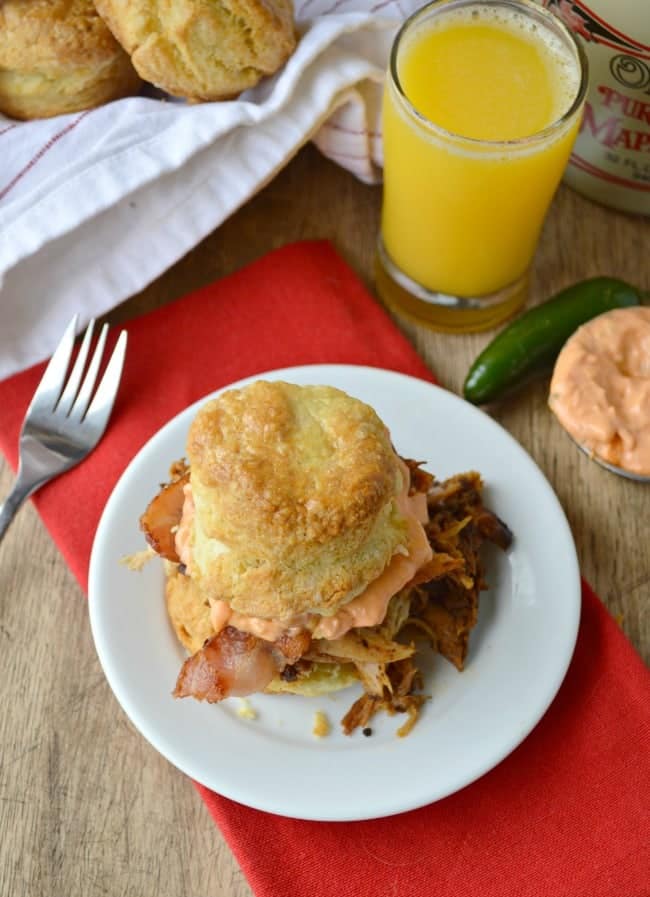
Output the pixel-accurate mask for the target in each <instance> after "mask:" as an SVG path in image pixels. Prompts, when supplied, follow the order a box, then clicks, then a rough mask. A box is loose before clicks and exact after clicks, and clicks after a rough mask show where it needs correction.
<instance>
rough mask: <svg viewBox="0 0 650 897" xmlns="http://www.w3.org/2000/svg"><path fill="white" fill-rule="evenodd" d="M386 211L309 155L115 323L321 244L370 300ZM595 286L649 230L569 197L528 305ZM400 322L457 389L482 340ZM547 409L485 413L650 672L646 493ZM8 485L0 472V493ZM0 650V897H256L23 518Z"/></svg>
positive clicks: (65, 574) (647, 261)
mask: <svg viewBox="0 0 650 897" xmlns="http://www.w3.org/2000/svg"><path fill="white" fill-rule="evenodd" d="M380 201H381V191H380V188H378V187H369V186H366V185H363V184H361V183H358V182H357V181H355V180H354V179H353V178H352V176H350V175H349V174H347V173H346V172H344V171H342V170H341V169H338V168H337V167H336V166H334V165H333V164H331V163H330V162H328V161H326V160H325V159H323V158H322V157H321V156H320V155H319V154H318V152H317V151H316V150H315V149H313V148H312V147H308V148H306V149H304V150H303V151H302V152H301V153H300V154H299V156H298V157H297V158H296V159H295V160H294V161H293V162H292V163H291V164H290V165H289V166H288V167H287V168H286V169H285V170H284V171H283V172H281V174H280V175H279V176H278V177H277V178H276V179H275V180H274V181H273V182H272V183H271V184H270V185H269V186H267V187H266V189H265V190H264V191H263V192H262V193H260V194H259V195H258V196H257V197H256V198H255V199H253V200H252V201H251V202H250V203H249V204H248V205H247V206H245V207H244V208H243V209H241V210H240V211H239V212H238V213H237V214H236V215H234V216H233V217H232V218H231V219H230V220H229V221H227V222H226V223H225V224H224V225H223V226H222V227H221V228H219V229H218V230H217V231H215V232H214V233H213V234H211V235H210V236H209V237H208V238H207V239H205V240H204V241H203V243H201V245H199V246H198V247H197V248H196V249H195V250H193V251H192V252H191V253H190V254H189V255H188V256H186V257H185V258H184V259H182V260H181V261H180V262H179V263H178V264H177V265H175V266H174V268H172V269H171V270H170V271H168V272H167V273H166V274H165V275H163V276H162V277H161V278H160V279H159V280H158V281H156V282H155V283H154V284H152V285H151V286H150V287H148V288H147V289H146V290H145V291H144V292H143V293H141V294H140V295H138V296H136V297H134V298H132V299H131V300H129V301H128V302H125V303H124V304H123V305H121V306H120V307H119V308H117V309H115V310H114V311H113V312H112V313H111V314H110V315H109V316H108V319H109V320H111V321H113V322H118V321H124V320H127V319H128V318H130V317H133V316H134V315H136V314H139V313H141V312H144V311H148V310H149V309H152V308H154V307H156V306H159V305H162V304H164V303H167V302H170V301H173V300H174V299H175V298H177V297H178V296H181V295H182V294H183V293H185V292H187V291H189V290H191V289H192V288H194V287H198V286H200V285H202V284H205V283H207V282H209V281H211V280H214V279H216V278H218V277H221V276H222V275H224V274H227V273H229V272H230V271H233V270H235V269H237V268H239V267H241V266H242V265H244V264H246V263H247V262H249V261H251V260H253V259H255V258H257V257H259V256H260V255H262V254H263V253H265V252H267V251H268V250H270V249H273V248H275V247H278V246H281V245H283V244H284V243H286V242H289V241H292V240H297V239H303V238H309V239H312V238H327V239H329V240H331V241H332V242H333V243H334V245H335V246H336V248H337V249H338V250H339V252H340V253H341V254H342V255H343V256H344V257H345V258H346V259H347V261H348V262H349V263H350V265H351V266H352V267H353V268H354V269H355V270H356V271H357V272H358V273H359V274H360V275H361V276H362V277H363V278H364V280H365V281H366V282H367V283H368V285H369V286H370V287H371V286H372V261H373V247H374V242H375V235H376V232H377V227H378V216H379V208H380ZM597 274H611V275H617V276H620V277H622V278H625V279H627V280H629V281H630V282H633V283H636V284H638V285H640V286H644V287H645V288H646V289H647V288H650V220H648V219H641V218H638V217H633V216H627V215H623V214H619V213H616V212H614V211H611V210H609V209H605V208H602V207H600V206H597V205H595V204H594V203H591V202H589V201H588V200H585V199H583V198H581V197H580V196H578V195H577V194H575V193H573V192H571V191H570V190H568V189H567V188H564V187H563V188H561V190H560V192H559V194H558V196H557V198H556V200H555V203H554V206H553V208H552V210H551V213H550V215H549V218H548V221H547V224H546V227H545V230H544V233H543V237H542V241H541V244H540V247H539V252H538V256H537V260H536V265H535V275H534V280H533V288H532V301H534V302H535V301H540V300H541V299H542V298H544V297H547V296H549V295H550V294H552V293H553V292H555V291H556V290H558V289H559V288H561V287H563V286H565V285H566V284H569V283H572V282H574V281H577V280H581V279H583V278H585V277H590V276H593V275H597ZM398 323H399V324H400V326H402V327H403V329H404V331H405V332H406V333H407V335H408V336H409V337H410V338H411V339H412V340H413V342H414V343H415V345H416V347H417V348H418V350H419V351H420V352H421V354H422V355H423V357H424V358H425V359H426V361H427V362H428V363H429V364H430V365H431V367H432V368H433V370H434V371H435V372H436V373H437V375H438V377H439V379H440V380H441V382H442V383H443V384H445V385H447V386H448V387H449V388H451V389H452V390H456V391H458V389H459V388H460V385H461V383H462V379H463V376H464V373H465V372H466V370H467V367H468V364H469V362H470V361H471V359H472V358H473V357H474V356H475V354H476V353H477V351H478V350H479V349H480V348H481V347H482V346H483V345H484V343H485V342H486V340H487V339H488V335H487V334H481V335H471V336H462V337H459V336H445V335H442V334H435V333H430V332H427V331H426V330H424V329H423V328H421V327H419V326H413V325H409V324H407V323H405V322H403V321H399V322H398ZM379 361H380V359H379ZM545 400H546V387H545V385H544V384H537V385H535V386H532V387H530V388H528V389H526V390H525V391H524V392H522V393H520V394H519V395H518V396H517V397H516V398H512V399H511V400H509V401H508V402H507V403H505V404H503V406H502V407H499V408H498V409H495V410H494V411H493V413H494V415H495V417H496V418H497V419H498V420H499V421H500V422H501V424H503V426H504V427H506V428H507V429H508V430H509V431H510V432H511V433H512V434H513V435H514V436H515V437H516V438H517V439H518V440H519V441H520V442H521V443H522V445H523V446H524V447H525V448H526V449H527V450H528V451H529V452H530V454H531V455H532V456H533V458H535V460H536V461H537V463H538V464H539V466H540V467H541V468H542V470H543V471H544V473H545V474H546V476H547V477H548V479H549V480H550V482H551V483H552V485H553V486H554V488H555V490H556V492H557V494H558V496H559V498H560V501H561V502H562V504H563V506H564V509H565V511H566V513H567V515H568V518H569V521H570V523H571V526H572V528H573V533H574V536H575V540H576V544H577V548H578V553H579V557H580V563H581V565H582V570H583V572H584V574H585V575H586V577H587V578H588V579H589V580H590V581H591V583H592V584H593V586H594V587H595V588H596V590H597V591H598V593H599V594H600V596H601V598H602V599H603V601H604V602H605V604H606V605H607V607H608V608H609V609H610V611H611V612H612V614H614V616H615V617H616V618H617V619H618V620H619V621H620V625H621V626H622V628H623V630H624V631H625V633H626V634H627V636H628V637H629V638H630V639H631V641H632V643H633V644H634V645H635V646H636V648H637V649H638V651H639V652H641V654H642V655H643V656H644V658H645V660H646V662H647V661H648V660H649V659H650V626H649V617H648V605H649V604H650V601H649V599H650V538H649V534H650V487H649V486H643V485H639V484H636V483H632V482H629V481H625V480H623V479H620V478H618V477H615V476H612V475H611V474H609V473H607V472H605V471H603V470H602V469H600V468H599V467H597V466H596V465H595V464H594V463H593V462H591V461H589V460H588V459H587V458H586V457H584V456H583V455H582V454H580V452H578V450H577V449H575V448H574V447H573V445H572V444H571V443H570V441H569V440H568V438H566V437H565V435H564V434H563V433H562V432H561V431H560V429H559V427H558V425H557V424H556V423H555V421H554V419H553V418H552V416H551V415H550V413H549V412H548V411H547V409H546V404H545ZM11 481H12V474H11V473H10V471H9V470H8V469H7V467H6V465H4V466H3V467H2V469H1V470H0V495H2V496H4V495H5V494H6V493H7V491H8V490H9V487H10V484H11ZM543 537H544V534H543V532H540V538H543ZM0 648H1V651H0V688H1V690H2V699H1V700H2V703H1V707H2V712H1V714H0V733H1V734H0V745H1V755H0V895H3V897H4V895H7V897H8V895H12V897H17V895H23V894H24V895H30V897H32V895H49V897H52V895H56V897H58V895H61V897H64V895H65V897H69V895H83V897H100V895H111V897H113V895H116V897H117V895H124V897H126V895H129V897H143V895H153V894H155V895H156V897H208V895H210V897H221V895H224V897H225V895H228V897H244V895H250V893H251V892H250V889H249V887H248V885H247V883H246V881H245V879H244V877H243V875H242V873H241V872H240V871H239V869H238V867H237V865H236V863H235V861H234V860H233V858H232V856H231V854H230V852H229V850H228V848H227V847H226V846H225V844H224V843H223V841H222V839H221V836H220V834H219V832H218V830H217V829H216V827H215V826H214V824H213V822H212V820H211V819H210V817H209V816H208V813H207V810H206V809H205V807H204V806H203V803H202V802H201V800H200V799H199V797H198V795H197V793H196V791H195V790H194V787H193V786H192V784H191V783H190V781H189V780H188V779H187V778H186V777H185V776H184V775H182V774H181V773H180V772H178V771H177V770H176V769H174V768H173V767H172V766H171V765H170V764H169V763H168V762H167V761H166V760H164V759H163V758H162V757H160V756H159V755H158V754H157V753H156V752H155V751H154V750H153V748H151V747H150V746H149V745H148V744H147V743H146V742H145V741H144V739H143V738H142V737H141V736H140V735H139V734H138V733H137V731H136V730H135V729H134V727H133V726H132V725H131V724H130V722H129V721H128V720H127V719H126V717H125V715H124V713H123V712H122V710H121V709H120V707H119V706H118V704H117V702H116V700H115V698H114V697H113V695H112V693H111V691H110V690H109V687H108V685H107V683H106V681H105V679H104V676H103V673H102V671H101V669H100V666H99V662H98V660H97V657H96V655H95V650H94V647H93V644H92V639H91V635H90V628H89V624H88V614H87V608H86V601H85V598H84V596H83V595H82V593H81V591H80V589H79V587H78V585H77V583H76V581H75V580H74V579H73V577H72V575H71V573H70V572H69V571H68V570H67V568H66V566H65V564H64V562H63V560H62V559H61V557H60V555H59V553H58V551H57V549H56V547H55V546H54V545H53V543H52V542H51V540H50V538H49V536H48V534H47V532H46V531H45V529H44V527H43V525H42V524H41V522H40V520H39V518H38V516H37V514H36V513H35V511H34V508H33V507H32V506H31V504H30V505H28V506H26V507H25V508H23V509H22V511H21V513H20V515H19V517H18V519H17V520H16V521H15V523H14V525H13V527H12V528H11V529H10V531H9V533H8V535H7V537H6V538H5V540H4V543H3V544H2V546H1V547H0Z"/></svg>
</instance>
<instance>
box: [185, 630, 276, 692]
mask: <svg viewBox="0 0 650 897" xmlns="http://www.w3.org/2000/svg"><path fill="white" fill-rule="evenodd" d="M277 672H278V665H277V661H276V659H275V657H274V655H273V652H272V643H271V642H265V641H264V640H263V639H259V638H257V636H255V635H251V634H250V633H248V632H242V631H241V630H239V629H235V627H234V626H226V628H225V629H222V630H221V632H219V633H217V635H213V636H212V638H210V639H208V640H207V641H206V643H205V645H204V646H203V647H202V648H201V649H200V650H199V651H197V652H196V654H193V655H192V656H191V657H188V658H187V660H186V661H185V663H184V664H183V666H182V667H181V671H180V673H179V674H178V679H177V681H176V688H175V689H174V692H173V694H174V697H175V698H188V697H192V698H196V699H197V700H198V701H207V702H208V703H209V704H215V703H216V702H217V701H223V699H224V698H229V697H231V696H239V697H241V696H243V695H250V694H253V693H254V692H258V691H264V689H265V688H266V686H267V685H268V684H269V682H270V681H271V679H273V677H274V676H275V675H276V673H277Z"/></svg>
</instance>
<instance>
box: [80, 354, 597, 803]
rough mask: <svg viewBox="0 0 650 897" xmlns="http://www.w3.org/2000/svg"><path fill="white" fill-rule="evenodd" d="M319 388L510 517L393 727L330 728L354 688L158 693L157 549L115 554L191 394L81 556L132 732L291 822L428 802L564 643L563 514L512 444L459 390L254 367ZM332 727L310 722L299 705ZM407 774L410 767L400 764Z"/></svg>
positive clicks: (477, 753)
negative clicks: (475, 615) (137, 557)
mask: <svg viewBox="0 0 650 897" xmlns="http://www.w3.org/2000/svg"><path fill="white" fill-rule="evenodd" d="M262 378H264V379H267V380H277V379H282V380H287V381H289V382H292V383H298V384H329V385H331V386H337V387H339V388H341V389H344V390H345V391H346V392H348V393H350V394H351V395H353V396H356V397H358V398H360V399H362V400H364V401H365V402H367V403H368V404H370V405H372V406H373V407H374V408H375V409H376V410H377V412H378V414H379V415H380V417H382V419H383V420H384V421H385V423H386V424H387V425H388V427H389V428H390V431H391V435H392V439H393V442H394V444H395V447H396V449H397V451H398V452H399V453H401V454H402V455H404V456H406V457H410V458H415V459H417V460H419V461H426V462H427V463H426V466H427V468H428V469H429V470H430V471H431V472H432V473H435V475H436V476H437V477H438V478H444V477H447V476H449V475H451V474H453V473H459V472H462V471H466V470H478V471H479V472H480V473H481V474H482V476H483V478H484V481H485V483H486V489H485V501H486V504H487V506H488V507H490V508H491V509H493V510H494V511H495V512H496V513H497V514H498V515H499V516H500V517H501V518H502V519H503V520H505V521H506V523H507V524H508V525H509V526H510V528H511V529H512V531H513V533H514V536H515V539H514V543H513V546H512V548H511V549H510V550H509V551H508V552H506V553H504V552H501V551H499V550H498V549H496V548H493V547H492V546H486V548H485V551H486V561H487V579H488V582H489V585H490V588H489V590H488V591H486V592H483V593H482V597H481V607H480V612H479V622H478V625H477V626H476V628H475V630H474V632H473V633H472V638H471V647H470V652H469V657H468V661H467V666H466V669H465V671H464V672H462V673H458V672H457V671H456V670H455V669H454V668H453V667H452V666H451V664H449V663H448V662H447V661H445V660H444V659H443V658H441V657H430V658H429V661H428V662H426V663H422V664H421V666H422V668H423V669H424V672H425V686H426V688H425V690H426V691H427V693H429V694H430V695H431V700H430V701H427V702H426V703H425V705H424V708H423V710H422V714H421V717H420V719H419V721H418V723H417V725H416V726H415V728H414V729H413V730H412V732H411V733H410V735H408V736H407V737H406V738H399V737H397V735H396V730H397V729H398V728H399V726H400V725H401V724H402V722H403V721H404V718H403V717H401V715H400V716H396V717H389V716H386V715H381V716H379V717H375V718H374V719H373V720H372V723H371V726H372V735H371V736H370V737H366V736H364V735H363V734H362V733H361V732H360V731H357V732H355V733H354V734H353V735H351V736H345V735H343V734H342V733H341V731H340V727H339V720H340V719H341V717H343V715H344V714H345V712H346V711H347V710H348V708H349V707H350V705H351V704H352V702H353V701H354V700H355V699H356V697H357V696H358V695H359V694H360V690H357V688H356V687H352V688H349V689H346V690H345V691H343V692H340V693H338V694H337V695H335V696H327V697H321V698H302V697H294V696H291V695H255V696H253V697H251V698H250V699H249V700H250V704H251V705H252V707H253V708H254V710H255V711H256V713H257V718H256V719H244V718H243V717H242V716H240V715H238V712H237V711H238V709H239V708H240V707H241V701H240V699H237V698H231V699H229V700H227V701H224V702H223V703H221V704H213V705H208V704H205V703H200V702H198V701H194V700H191V699H185V700H175V699H174V698H173V697H172V696H171V692H172V689H173V687H174V684H175V681H176V676H177V673H178V671H179V669H180V666H181V664H182V662H183V660H184V657H185V653H184V651H183V649H182V648H181V646H180V645H179V644H178V642H177V640H176V637H175V635H174V633H173V631H172V629H171V626H170V624H169V623H168V620H167V617H166V613H165V608H164V600H163V574H162V567H161V564H160V562H159V561H158V560H154V561H152V562H151V563H149V564H148V565H147V566H146V567H145V569H144V570H142V571H141V572H138V573H135V572H132V571H130V570H129V569H127V567H125V566H124V565H122V564H120V558H122V557H123V556H124V555H128V554H132V553H134V552H136V551H138V550H140V549H142V548H143V547H144V539H143V537H142V534H141V533H140V531H139V529H138V518H139V516H140V514H141V513H142V511H143V510H144V508H145V507H146V505H147V503H148V502H149V500H150V499H151V498H152V497H153V495H155V494H156V492H157V491H158V488H159V484H160V483H161V482H164V481H165V480H166V479H167V476H168V469H169V465H170V463H171V462H172V461H174V460H176V459H177V458H180V457H182V456H183V455H184V454H185V438H186V434H187V430H188V428H189V425H190V422H191V420H192V418H193V416H194V414H195V413H196V410H197V408H198V407H199V406H200V405H201V404H202V402H199V403H197V404H196V405H194V406H192V407H190V408H188V409H187V410H186V411H183V412H182V413H181V414H179V415H178V416H177V417H175V418H174V419H173V420H171V421H170V422H169V423H168V424H166V426H164V427H163V428H162V429H161V430H160V431H159V432H158V433H157V434H156V435H155V436H154V437H153V438H152V439H151V440H150V441H149V442H148V443H147V444H146V445H145V446H144V448H143V449H142V450H141V451H140V452H139V453H138V454H137V455H136V457H135V458H134V459H133V461H132V462H131V464H130V465H129V467H128V468H127V469H126V471H125V472H124V474H123V476H122V478H121V479H120V481H119V482H118V484H117V486H116V487H115V489H114V491H113V494H112V495H111V498H110V500H109V501H108V504H107V505H106V508H105V510H104V514H103V516H102V519H101V522H100V525H99V528H98V530H97V535H96V538H95V543H94V546H93V551H92V557H91V562H90V584H89V601H90V621H91V626H92V631H93V636H94V639H95V644H96V647H97V653H98V655H99V659H100V661H101V664H102V666H103V668H104V672H105V673H106V677H107V679H108V681H109V683H110V686H111V688H112V689H113V692H114V693H115V696H116V697H117V700H118V701H119V702H120V704H121V705H122V707H123V709H124V711H125V712H126V714H127V715H128V716H129V718H130V719H131V721H132V722H133V724H134V725H135V726H136V727H137V728H138V729H139V730H140V732H141V733H142V734H143V735H144V737H145V738H146V739H147V740H148V741H149V742H150V743H151V744H152V745H153V746H154V747H155V748H156V750H158V751H159V752H160V753H161V754H162V755H163V756H165V757H166V758H167V759H168V760H169V761H171V763H173V764H175V766H177V767H178V768H179V769H181V770H183V772H185V773H187V774H188V775H189V776H191V777H192V778H193V779H195V780H197V781H198V782H201V783H202V784H203V785H206V786H207V787H209V788H211V789H213V790H214V791H216V792H218V793H219V794H222V795H225V796H226V797H229V798H232V799H233V800H236V801H239V802H240V803H242V804H246V805H247V806H250V807H256V808H258V809H261V810H267V811H269V812H272V813H279V814H282V815H285V816H291V817H296V818H301V819H315V820H352V819H370V818H376V817H380V816H388V815H391V814H393V813H399V812H401V811H404V810H410V809H413V808H415V807H419V806H422V805H424V804H427V803H430V802H431V801H435V800H438V799H440V798H442V797H445V796H446V795H448V794H451V793H452V792H454V791H456V790H458V789H459V788H462V787H464V786H465V785H468V784H469V783H470V782H473V781H474V780H475V779H477V778H478V777H479V776H481V775H483V773H485V772H487V771H488V770H489V769H492V767H494V766H496V764H497V763H499V762H500V761H501V760H502V759H503V758H504V757H506V756H507V755H508V754H509V753H510V752H511V751H512V750H513V749H514V748H515V747H516V746H517V745H518V744H519V743H520V742H521V741H522V740H523V739H524V738H525V737H526V735H528V733H529V732H530V731H531V729H532V728H533V727H534V726H535V724H536V723H537V722H538V720H539V719H540V718H541V717H542V715H543V714H544V712H545V710H546V708H547V707H548V705H549V704H550V702H551V701H552V700H553V697H554V696H555V694H556V692H557V690H558V688H559V686H560V683H561V682H562V679H563V678H564V674H565V672H566V669H567V666H568V664H569V661H570V659H571V655H572V653H573V648H574V644H575V639H576V635H577V629H578V622H579V614H580V580H579V573H578V564H577V559H576V552H575V547H574V544H573V539H572V536H571V532H570V530H569V526H568V524H567V521H566V518H565V516H564V513H563V511H562V508H561V507H560V504H559V502H558V500H557V498H556V496H555V494H554V492H553V490H552V489H551V487H550V485H549V484H548V482H547V481H546V479H545V478H544V476H543V475H542V473H541V472H540V470H539V468H538V467H537V466H536V465H535V463H534V462H533V461H532V460H531V458H530V457H529V456H528V455H527V454H526V452H525V451H524V450H523V449H522V448H521V446H520V445H519V444H518V443H517V442H516V441H515V440H514V439H513V438H512V437H511V436H510V435H509V434H508V433H507V432H506V431H505V430H503V429H502V428H501V427H500V426H499V425H498V424H497V423H495V421H493V420H492V419H491V418H490V417H488V416H487V415H485V414H484V413H483V412H481V411H479V410H478V409H476V408H474V407H473V406H472V405H469V404H468V403H467V402H464V401H463V400H462V399H460V398H458V397H457V396H455V395H453V394H452V393H450V392H447V391H446V390H444V389H440V388H438V387H436V386H432V385H431V384H429V383H426V382H424V381H422V380H417V379H414V378H412V377H407V376H404V375H403V374H397V373H394V372H391V371H385V370H380V369H376V368H367V367H355V366H352V365H314V366H308V367H296V368H288V369H285V370H280V371H272V372H269V373H266V374H261V375H258V376H256V377H252V378H249V379H248V380H244V381H241V382H240V383H237V384H233V385H235V386H240V385H242V384H244V383H248V382H251V381H252V380H258V379H262ZM317 710H321V711H323V712H324V713H325V714H326V716H327V717H328V719H329V720H330V722H331V724H332V731H331V734H330V735H329V736H327V737H326V738H322V739H317V738H315V737H314V735H313V734H312V729H313V721H314V713H315V712H316V711H317ZM406 770H411V774H404V772H405V771H406Z"/></svg>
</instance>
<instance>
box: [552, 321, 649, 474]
mask: <svg viewBox="0 0 650 897" xmlns="http://www.w3.org/2000/svg"><path fill="white" fill-rule="evenodd" d="M549 406H550V408H551V410H552V411H553V412H554V414H555V415H556V416H557V418H558V420H559V421H560V423H561V424H562V426H563V427H564V428H565V429H566V430H567V431H568V432H569V433H570V434H571V436H572V437H573V438H574V439H575V440H576V442H578V443H580V445H582V446H584V447H585V448H586V449H587V450H588V451H590V452H592V453H593V454H594V455H596V456H597V457H599V458H602V459H603V460H604V461H608V462H609V463H610V464H615V465H617V466H618V467H623V468H625V470H628V471H630V472H631V473H637V474H650V308H622V309H615V310H614V311H609V312H606V313H605V314H603V315H599V316H598V317H596V318H593V319H592V320H591V321H588V322H587V323H586V324H584V325H583V326H582V327H580V328H579V329H578V330H577V331H576V332H575V333H574V334H573V336H572V337H571V338H570V339H569V340H568V341H567V343H566V344H565V346H564V348H563V349H562V351H561V352H560V355H559V357H558V359H557V362H556V364H555V370H554V372H553V378H552V380H551V389H550V396H549Z"/></svg>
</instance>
